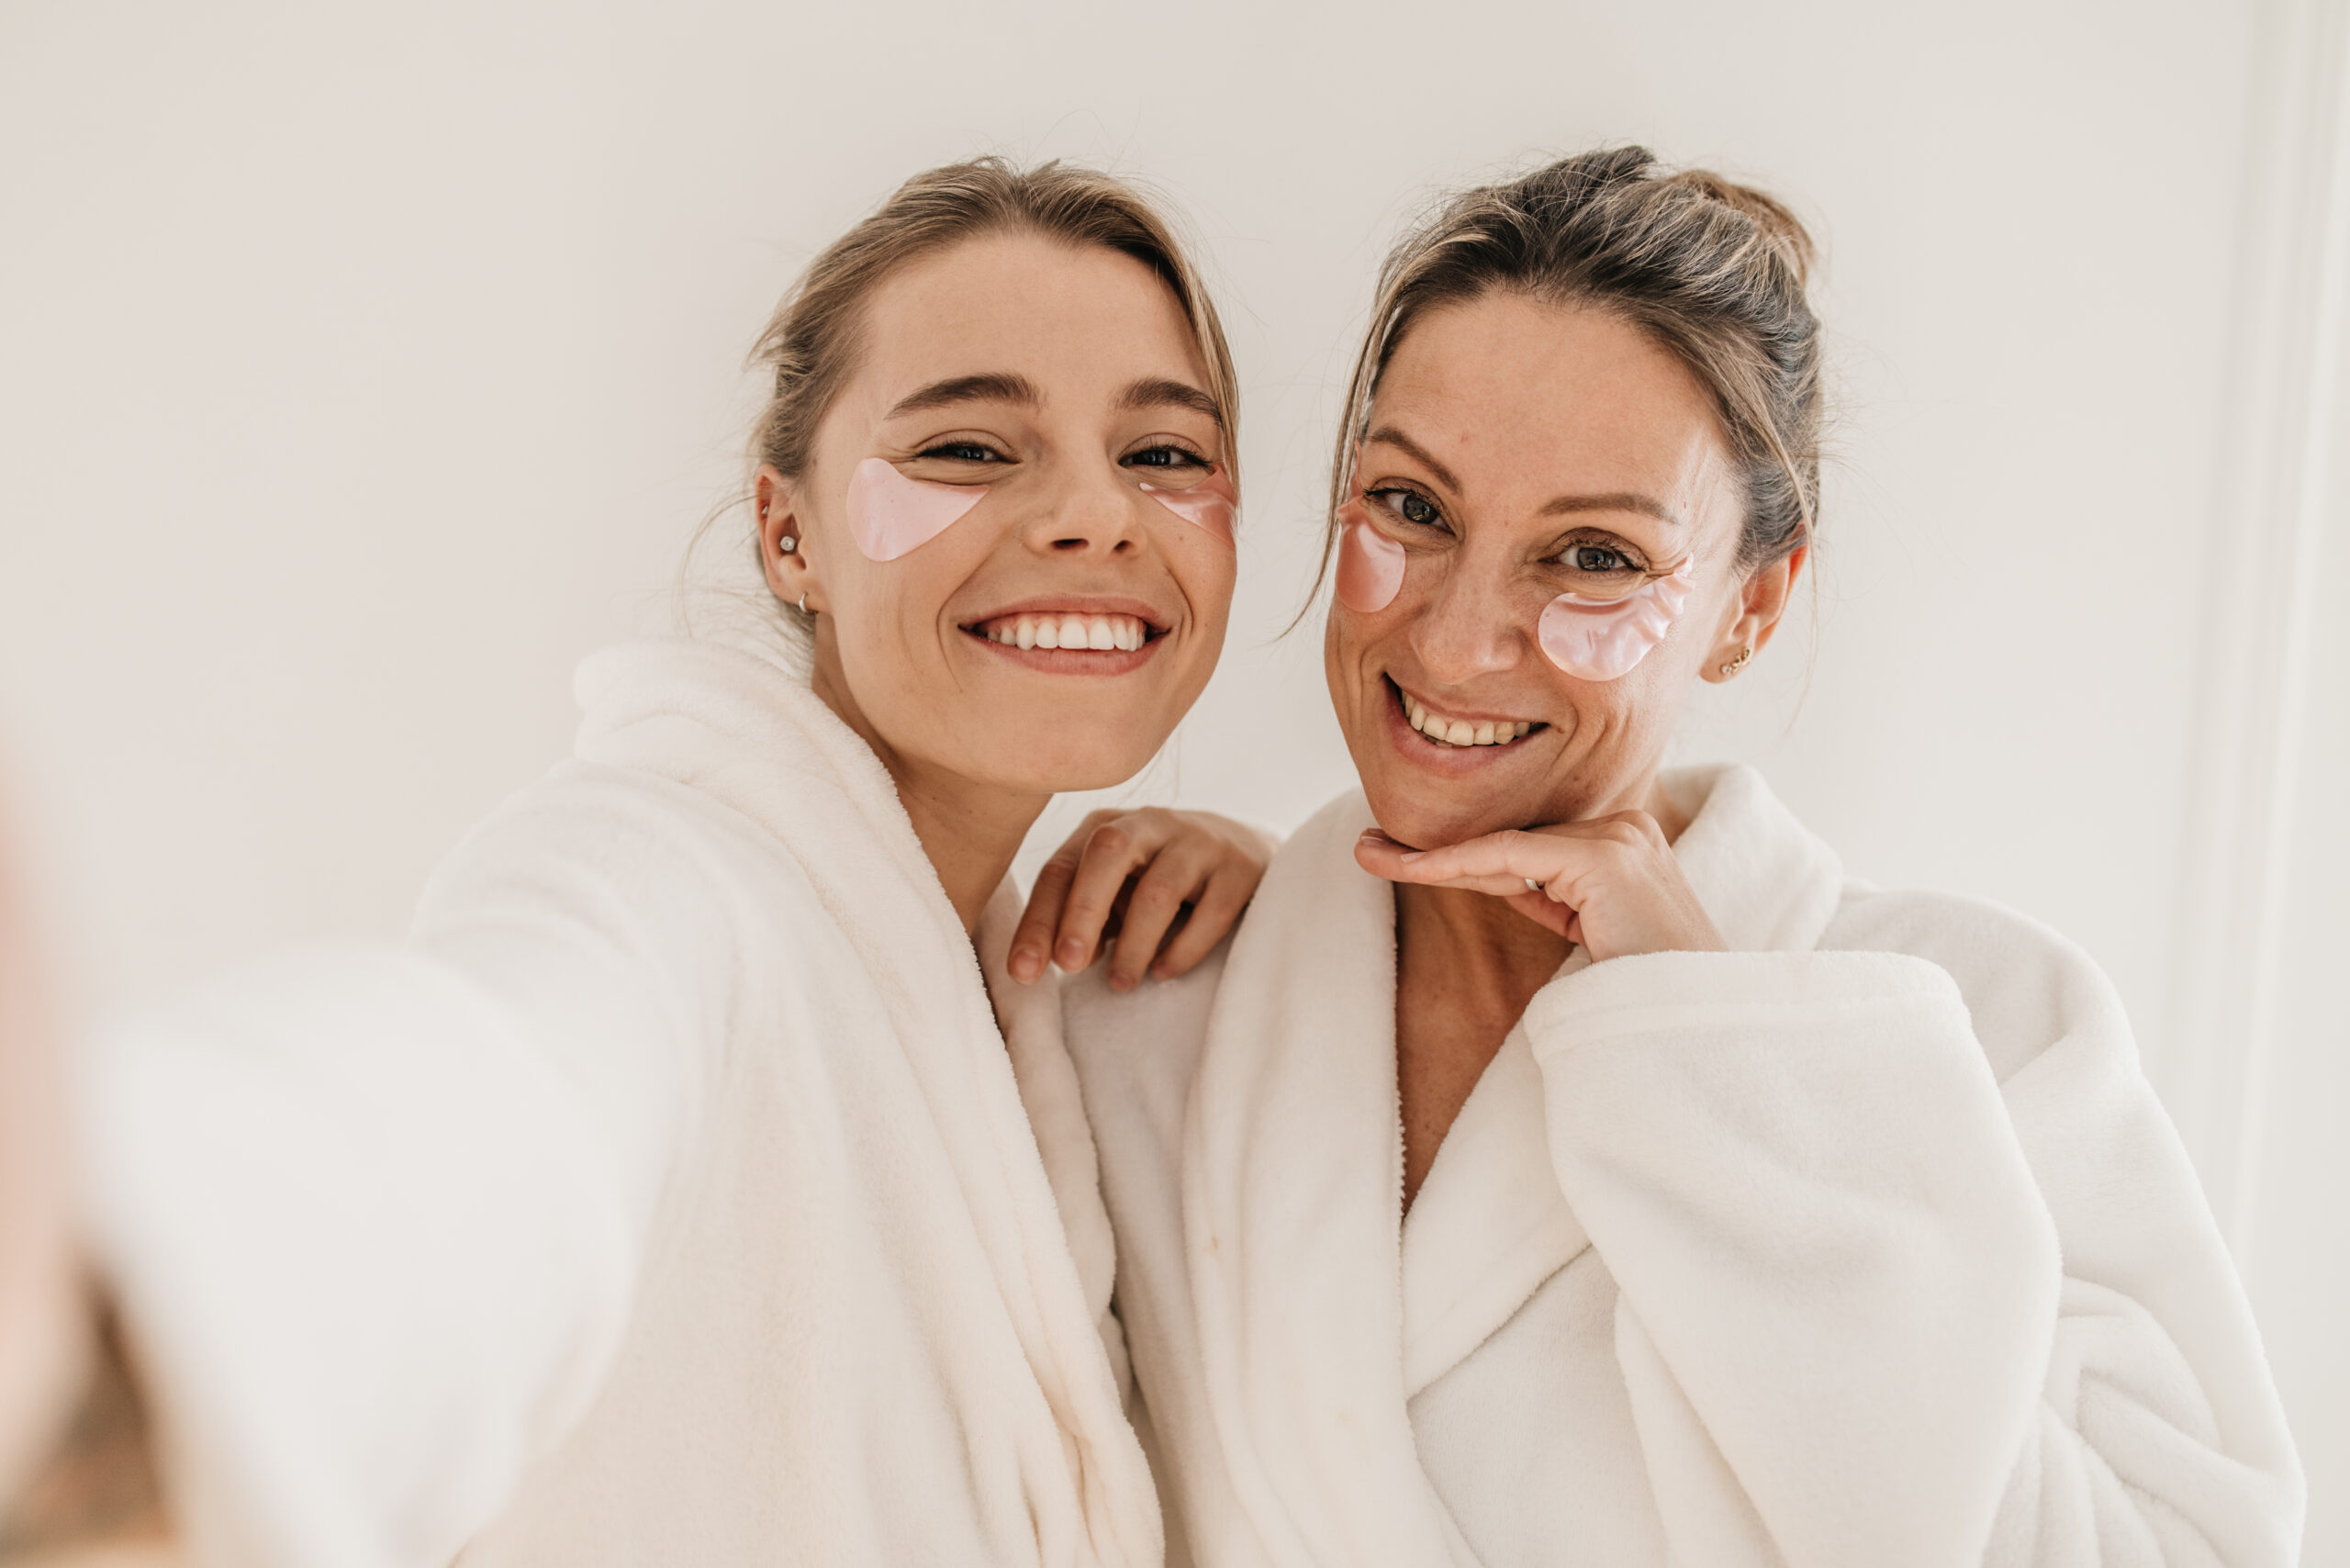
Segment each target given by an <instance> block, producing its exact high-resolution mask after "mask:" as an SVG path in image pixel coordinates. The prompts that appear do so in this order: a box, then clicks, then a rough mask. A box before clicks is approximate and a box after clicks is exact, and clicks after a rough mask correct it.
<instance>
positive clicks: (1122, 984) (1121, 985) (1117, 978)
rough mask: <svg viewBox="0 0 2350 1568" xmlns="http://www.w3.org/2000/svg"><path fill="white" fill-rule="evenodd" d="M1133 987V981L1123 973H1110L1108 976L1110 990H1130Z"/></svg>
mask: <svg viewBox="0 0 2350 1568" xmlns="http://www.w3.org/2000/svg"><path fill="white" fill-rule="evenodd" d="M1134 988H1135V982H1134V981H1132V980H1128V979H1127V978H1126V977H1125V976H1124V975H1112V976H1111V977H1110V989H1111V990H1112V991H1132V990H1134Z"/></svg>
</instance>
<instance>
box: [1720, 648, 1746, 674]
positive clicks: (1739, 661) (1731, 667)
mask: <svg viewBox="0 0 2350 1568" xmlns="http://www.w3.org/2000/svg"><path fill="white" fill-rule="evenodd" d="M1753 656H1754V644H1751V643H1749V644H1746V646H1744V647H1742V648H1740V649H1739V650H1738V657H1736V658H1734V659H1732V660H1730V661H1729V663H1728V664H1726V665H1724V666H1721V670H1722V674H1724V675H1725V676H1731V675H1736V674H1737V673H1738V672H1739V671H1740V670H1742V669H1744V668H1745V667H1746V661H1747V660H1749V659H1751V658H1752V657H1753Z"/></svg>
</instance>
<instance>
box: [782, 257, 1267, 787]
mask: <svg viewBox="0 0 2350 1568" xmlns="http://www.w3.org/2000/svg"><path fill="white" fill-rule="evenodd" d="M1207 386H1208V381H1207V375H1206V370H1205V367H1204V366H1203V364H1202V363H1201V361H1200V357H1199V354H1198V353H1197V351H1196V350H1195V348H1194V347H1193V345H1192V335H1191V332H1190V331H1189V330H1188V329H1187V328H1186V326H1185V324H1184V320H1183V316H1182V311H1181V308H1179V307H1178V306H1177V304H1176V302H1175V300H1174V298H1173V297H1171V296H1170V295H1169V292H1168V290H1167V288H1166V286H1165V285H1164V284H1162V283H1161V282H1160V281H1159V280H1158V277H1157V276H1156V274H1153V273H1152V271H1151V270H1150V269H1149V268H1148V267H1147V266H1145V265H1144V264H1143V263H1140V262H1137V261H1136V260H1134V259H1132V258H1131V257H1128V256H1125V255H1123V254H1120V253H1118V252H1112V251H1107V250H1103V249H1101V248H1099V247H1086V248H1077V247H1072V246H1069V245H1065V244H1062V243H1058V242H1057V241H1047V240H1043V239H1038V238H1035V237H1032V236H1026V235H1005V236H991V237H987V238H983V239H979V240H974V241H967V242H965V243H963V244H960V245H957V246H956V247H955V248H953V249H951V250H948V251H946V252H941V253H939V254H937V255H934V256H931V257H928V258H925V259H924V260H923V261H921V262H918V263H913V264H912V265H910V266H908V267H906V268H904V269H903V270H902V271H901V272H899V273H897V274H895V275H893V276H891V277H890V279H889V280H888V281H887V282H885V283H884V284H882V285H881V286H879V287H878V289H876V290H875V291H874V293H873V295H872V296H871V297H870V298H869V299H868V300H867V305H866V309H865V313H864V319H863V321H862V332H861V355H860V358H859V360H858V362H857V365H856V371H855V373H854V375H853V376H852V378H851V379H850V381H849V382H848V384H847V385H846V386H845V387H844V389H843V390H842V392H841V393H840V395H839V397H838V398H836V400H835V401H834V405H833V407H832V409H831V410H830V411H829V412H828V413H827V414H826V416H825V418H824V420H823V422H822V425H821V426H820V427H819V430H818V432H817V438H816V442H815V453H814V460H813V462H812V463H811V465H810V467H809V470H808V472H806V473H805V474H802V475H801V476H799V478H798V479H797V480H796V481H794V480H789V479H786V478H785V477H784V476H782V475H780V474H778V473H777V472H775V471H774V470H773V469H765V470H762V471H761V474H760V476H759V480H758V485H757V501H758V505H759V508H760V514H761V528H760V534H761V547H762V552H763V555H764V558H765V560H766V563H767V577H768V583H769V586H770V587H771V588H774V590H775V592H776V593H777V595H778V597H779V598H780V599H783V600H784V601H785V602H786V604H787V605H790V604H796V603H797V602H798V600H799V598H800V594H801V593H803V592H804V593H805V594H806V595H807V605H808V609H809V610H811V611H813V612H814V614H815V617H816V620H815V635H816V669H815V679H816V686H817V689H818V690H819V691H820V692H821V693H822V695H823V696H824V697H825V698H826V700H828V701H830V702H831V703H832V704H833V705H834V708H835V709H837V710H839V711H841V713H842V715H843V717H844V718H845V719H847V720H848V722H850V723H851V724H852V725H853V726H855V727H856V729H857V730H858V731H859V732H860V733H861V734H864V735H865V736H866V738H867V740H868V741H870V742H872V743H873V744H874V745H875V746H876V748H877V749H878V750H879V751H880V752H881V753H882V755H883V756H884V757H885V759H888V760H890V761H891V762H892V763H893V765H895V766H896V767H897V770H898V771H899V772H900V775H901V778H902V777H903V776H904V770H905V768H906V767H926V768H930V769H935V770H939V771H942V772H944V773H946V774H948V775H952V776H954V777H956V778H961V779H967V780H970V781H975V782H979V783H984V784H988V785H992V786H997V787H1003V788H1008V789H1012V790H1019V791H1024V792H1032V793H1038V794H1046V793H1053V792H1056V791H1059V790H1086V789H1095V788H1099V787H1102V786H1105V785H1110V784H1114V783H1118V782H1120V781H1122V780H1124V779H1125V778H1131V777H1132V776H1133V775H1134V774H1135V773H1136V772H1137V771H1138V770H1139V769H1140V768H1141V767H1143V766H1144V765H1145V764H1146V763H1147V762H1148V761H1149V759H1150V757H1151V756H1152V755H1153V754H1154V753H1155V752H1157V751H1158V747H1159V746H1160V745H1161V744H1162V743H1163V742H1164V741H1165V740H1166V739H1167V736H1168V734H1169V732H1170V731H1171V730H1172V729H1173V728H1174V726H1175V723H1176V722H1177V721H1178V720H1179V719H1181V717H1182V715H1183V713H1184V711H1186V710H1187V709H1189V708H1190V707H1191V705H1192V700H1194V699H1195V698H1197V697H1198V696H1199V694H1200V690H1201V688H1202V687H1203V686H1204V685H1205V684H1206V683H1207V679H1208V676H1209V674H1210V673H1211V672H1212V671H1213V670H1214V666H1215V660H1216V655H1217V653H1218V651H1219V650H1220V649H1221V648H1222V646H1223V644H1224V630H1225V615H1226V612H1227V611H1228V610H1229V609H1230V607H1231V600H1232V588H1233V577H1234V565H1235V561H1234V553H1233V546H1232V543H1231V527H1232V521H1233V520H1232V509H1231V504H1230V503H1231V502H1232V501H1233V499H1234V496H1233V493H1232V489H1231V484H1230V480H1229V478H1228V465H1227V461H1226V454H1225V434H1224V431H1223V429H1222V427H1221V426H1220V424H1219V422H1218V420H1217V418H1216V414H1215V409H1214V403H1213V401H1212V400H1211V399H1210V398H1209V397H1208V393H1207ZM785 537H792V538H796V539H797V541H798V544H797V547H796V548H795V549H794V550H792V551H789V552H785V551H783V550H781V549H780V543H779V542H780V541H781V540H782V539H783V538H785ZM785 613H787V614H789V613H795V611H794V610H786V611H785ZM1079 633H1083V634H1082V636H1080V635H1079ZM1072 644H1074V645H1072Z"/></svg>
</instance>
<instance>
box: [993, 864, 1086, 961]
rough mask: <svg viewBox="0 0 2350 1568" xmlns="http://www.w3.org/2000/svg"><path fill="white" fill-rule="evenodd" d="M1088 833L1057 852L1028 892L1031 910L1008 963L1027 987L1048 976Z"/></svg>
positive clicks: (1022, 921) (1023, 920)
mask: <svg viewBox="0 0 2350 1568" xmlns="http://www.w3.org/2000/svg"><path fill="white" fill-rule="evenodd" d="M1087 831H1088V830H1086V829H1084V828H1080V829H1079V830H1078V834H1076V835H1074V836H1072V837H1071V838H1070V839H1069V842H1068V843H1067V844H1064V845H1062V846H1060V847H1059V848H1058V849H1057V850H1055V851H1053V857H1052V858H1051V859H1049V860H1047V861H1046V862H1045V864H1044V865H1043V866H1042V867H1040V868H1038V869H1037V872H1036V885H1035V887H1033V888H1031V889H1029V890H1028V907H1027V908H1026V909H1024V910H1023V911H1021V912H1020V924H1018V925H1017V926H1014V927H1013V932H1012V955H1011V957H1010V958H1009V959H1008V960H1007V961H1006V967H1007V968H1008V969H1011V971H1012V978H1013V980H1018V981H1019V982H1020V983H1021V984H1023V985H1032V984H1034V983H1035V981H1036V980H1038V979H1040V978H1041V977H1042V976H1043V975H1044V972H1045V963H1046V958H1047V956H1048V955H1050V953H1051V952H1052V950H1053V931H1054V929H1055V928H1056V927H1057V926H1058V925H1059V924H1060V919H1061V908H1062V906H1063V905H1064V904H1065V903H1067V902H1068V901H1069V883H1070V882H1072V881H1073V880H1075V879H1076V877H1077V861H1078V857H1079V855H1080V853H1082V851H1083V850H1084V847H1085V837H1084V835H1085V834H1086V833H1087Z"/></svg>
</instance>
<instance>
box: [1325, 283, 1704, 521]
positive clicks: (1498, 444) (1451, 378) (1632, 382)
mask: <svg viewBox="0 0 2350 1568" xmlns="http://www.w3.org/2000/svg"><path fill="white" fill-rule="evenodd" d="M1382 426H1393V427H1395V428H1397V429H1399V430H1401V431H1404V433H1406V434H1407V435H1409V436H1410V437H1411V439H1412V440H1413V441H1415V442H1417V443H1418V444H1419V445H1420V446H1421V447H1422V448H1424V449H1425V450H1427V453H1428V454H1429V455H1430V456H1432V457H1435V458H1436V459H1437V460H1438V461H1439V462H1441V463H1442V464H1443V465H1445V466H1446V467H1447V468H1448V469H1449V470H1450V471H1451V473H1452V474H1453V476H1455V477H1456V478H1458V479H1459V480H1460V484H1461V487H1462V490H1463V492H1464V493H1465V494H1469V495H1472V496H1476V497H1480V498H1487V499H1491V500H1494V501H1495V502H1497V503H1506V502H1509V501H1511V500H1516V499H1523V498H1527V497H1529V496H1538V497H1539V498H1537V499H1536V500H1535V501H1534V503H1533V504H1536V505H1539V503H1540V500H1542V499H1547V498H1550V497H1551V496H1554V495H1558V494H1562V493H1567V492H1571V491H1584V492H1601V491H1633V492H1638V493H1642V494H1649V495H1653V496H1655V497H1656V498H1658V499H1660V500H1670V499H1678V500H1680V501H1682V502H1684V503H1694V502H1696V501H1697V500H1698V499H1699V497H1700V493H1702V492H1704V491H1706V490H1708V489H1711V488H1712V487H1716V486H1717V485H1718V484H1719V482H1720V481H1721V480H1722V479H1724V478H1726V477H1727V476H1728V475H1729V454H1728V451H1727V449H1726V447H1725V445H1724V443H1723V441H1722V436H1721V426H1720V421H1719V420H1718V417H1717V415H1716V413H1715V411H1714V407H1713V401H1712V398H1711V397H1710V396H1709V395H1708V393H1707V390H1706V388H1705V386H1704V385H1703V384H1702V383H1701V382H1699V381H1698V379H1697V377H1696V376H1695V374H1693V373H1692V372H1691V371H1690V370H1689V368H1688V367H1687V366H1686V365H1684V364H1682V363H1681V361H1680V360H1679V359H1678V358H1676V357H1674V355H1673V353H1670V352H1669V351H1668V350H1666V349H1664V348H1663V347H1662V346H1661V345H1659V344H1658V343H1657V342H1655V341H1654V340H1653V339H1651V338H1650V337H1649V336H1648V334H1647V333H1645V332H1643V331H1642V330H1639V328H1637V327H1635V326H1633V325H1632V324H1631V323H1629V322H1628V321H1626V320H1624V319H1622V318H1621V317H1618V316H1615V315H1612V314H1609V313H1607V312H1606V311H1601V310H1594V309H1588V308H1580V307H1561V306H1554V305H1547V304H1543V303H1541V302H1539V301H1536V300H1532V299H1528V298H1527V297H1524V296H1521V295H1510V294H1496V295H1487V296H1485V297H1482V298H1479V299H1475V300H1471V301H1468V302H1466V303H1463V304H1459V305H1448V306H1444V307H1442V308H1438V309H1436V310H1433V311H1430V312H1429V313H1428V314H1427V315H1426V316H1423V317H1422V318H1420V319H1419V320H1418V321H1416V322H1415V323H1414V324H1413V327H1412V329H1411V330H1410V331H1409V332H1408V333H1406V334H1405V336H1404V341H1403V342H1402V343H1400V344H1399V345H1397V347H1396V350H1395V353H1394V356H1393V358H1392V359H1391V360H1389V362H1388V365H1387V370H1386V373H1385V374H1384V375H1382V377H1381V379H1380V386H1379V395H1378V398H1377V399H1376V401H1375V403H1374V405H1373V408H1372V417H1371V429H1373V430H1374V431H1375V430H1377V429H1379V428H1380V427H1382ZM1693 510H1702V509H1693ZM1684 515H1687V514H1685V513H1684Z"/></svg>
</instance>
